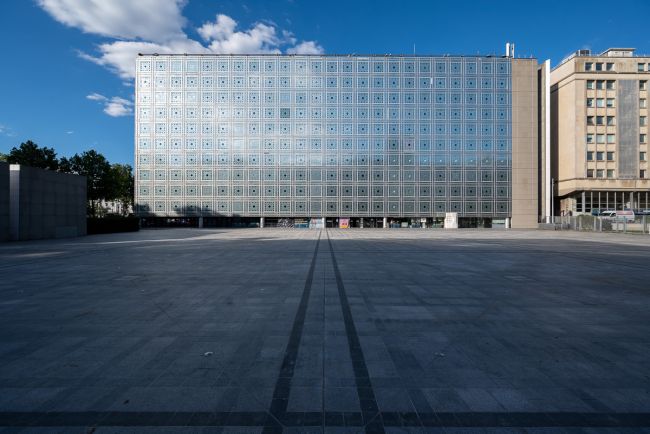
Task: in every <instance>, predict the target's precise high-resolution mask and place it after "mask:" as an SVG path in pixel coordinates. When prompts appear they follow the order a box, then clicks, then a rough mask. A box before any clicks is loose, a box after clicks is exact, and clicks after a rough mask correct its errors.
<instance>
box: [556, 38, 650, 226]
mask: <svg viewBox="0 0 650 434" xmlns="http://www.w3.org/2000/svg"><path fill="white" fill-rule="evenodd" d="M649 83H650V56H636V55H634V49H632V48H610V49H608V50H606V51H605V52H603V53H601V54H592V53H591V51H590V50H579V51H577V52H576V53H574V54H573V55H571V56H569V57H568V58H567V59H565V60H564V61H563V62H561V63H560V64H559V65H558V66H556V67H555V68H554V69H553V71H552V72H551V111H552V113H553V115H552V117H551V123H550V124H551V130H552V134H551V135H552V143H553V145H552V146H553V147H552V152H551V154H552V155H553V174H552V176H553V180H554V190H555V191H554V195H555V196H556V197H557V203H556V215H557V214H564V215H566V214H576V213H591V212H592V211H593V212H594V213H597V212H598V211H604V210H622V209H650V179H649V177H650V174H649V173H648V140H649V133H648V116H649V113H648V96H649V95H648V86H649Z"/></svg>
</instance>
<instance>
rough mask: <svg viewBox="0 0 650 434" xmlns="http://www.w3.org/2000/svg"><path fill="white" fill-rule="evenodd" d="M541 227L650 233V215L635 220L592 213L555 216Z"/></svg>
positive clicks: (639, 216) (637, 217) (640, 216)
mask: <svg viewBox="0 0 650 434" xmlns="http://www.w3.org/2000/svg"><path fill="white" fill-rule="evenodd" d="M540 228H541V229H551V230H571V231H585V232H620V233H628V232H629V233H639V234H650V216H649V215H637V216H635V217H634V220H628V219H625V218H612V217H600V216H592V215H578V216H561V217H554V218H553V220H552V223H541V224H540Z"/></svg>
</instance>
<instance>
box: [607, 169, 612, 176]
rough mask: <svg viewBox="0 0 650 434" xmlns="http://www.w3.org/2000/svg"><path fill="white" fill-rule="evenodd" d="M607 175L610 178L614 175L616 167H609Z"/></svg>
mask: <svg viewBox="0 0 650 434" xmlns="http://www.w3.org/2000/svg"><path fill="white" fill-rule="evenodd" d="M607 177H608V178H613V177H614V169H607Z"/></svg>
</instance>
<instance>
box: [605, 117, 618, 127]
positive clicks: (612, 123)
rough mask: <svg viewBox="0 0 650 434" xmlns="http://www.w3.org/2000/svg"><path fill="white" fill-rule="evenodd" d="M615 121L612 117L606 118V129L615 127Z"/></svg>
mask: <svg viewBox="0 0 650 434" xmlns="http://www.w3.org/2000/svg"><path fill="white" fill-rule="evenodd" d="M615 121H616V119H615V118H614V116H607V126H608V127H611V126H614V125H616V122H615Z"/></svg>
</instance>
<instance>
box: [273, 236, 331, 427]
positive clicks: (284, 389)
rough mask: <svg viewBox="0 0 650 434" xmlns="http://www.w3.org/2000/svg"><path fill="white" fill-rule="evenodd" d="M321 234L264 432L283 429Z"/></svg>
mask: <svg viewBox="0 0 650 434" xmlns="http://www.w3.org/2000/svg"><path fill="white" fill-rule="evenodd" d="M321 235H322V231H319V232H318V239H317V240H316V247H315V248H314V255H313V256H312V258H311V265H310V266H309V272H308V273H307V280H305V287H304V289H303V291H302V297H301V298H300V304H299V305H298V311H297V312H296V317H295V318H294V320H293V327H291V334H290V335H289V342H288V343H287V347H286V349H285V350H284V358H283V359H282V367H281V368H280V375H279V376H278V380H277V381H276V383H275V388H274V389H273V398H272V399H271V407H270V408H269V411H268V416H267V418H266V421H265V423H264V430H263V431H262V432H263V433H264V434H271V433H281V432H282V430H283V425H284V424H283V419H284V418H285V416H286V414H287V406H288V405H289V393H290V392H291V379H292V378H293V372H294V368H295V366H296V360H297V358H298V350H299V349H300V340H301V339H302V330H303V328H304V326H305V317H306V315H307V305H308V304H309V296H310V294H311V285H312V282H313V280H314V268H315V267H316V257H317V256H318V245H319V244H320V238H321Z"/></svg>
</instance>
